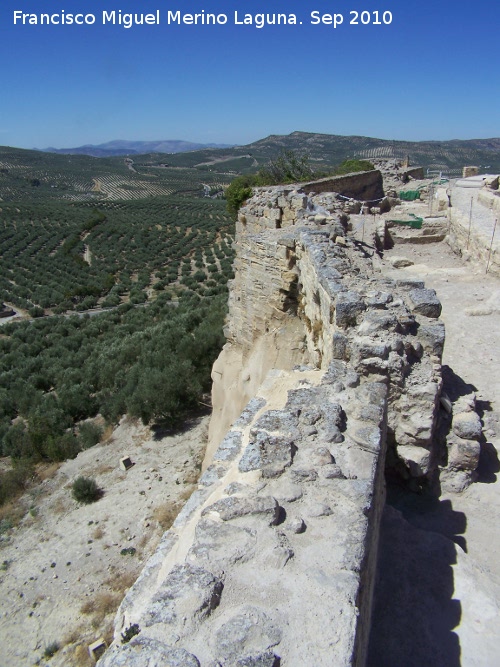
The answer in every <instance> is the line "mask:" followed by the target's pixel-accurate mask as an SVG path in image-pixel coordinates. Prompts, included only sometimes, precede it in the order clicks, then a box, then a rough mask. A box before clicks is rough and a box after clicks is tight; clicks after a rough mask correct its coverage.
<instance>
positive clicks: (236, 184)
mask: <svg viewBox="0 0 500 667" xmlns="http://www.w3.org/2000/svg"><path fill="white" fill-rule="evenodd" d="M256 183H257V177H256V176H238V177H237V178H235V179H234V181H232V182H231V184H230V185H229V186H228V187H227V188H226V192H225V197H226V202H227V203H226V207H227V210H228V213H230V215H232V216H233V217H234V218H235V217H236V216H237V215H238V211H239V209H240V207H241V205H242V204H243V202H244V201H245V200H247V199H249V198H250V197H251V196H252V186H253V185H256Z"/></svg>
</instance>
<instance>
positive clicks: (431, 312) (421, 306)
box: [408, 288, 441, 318]
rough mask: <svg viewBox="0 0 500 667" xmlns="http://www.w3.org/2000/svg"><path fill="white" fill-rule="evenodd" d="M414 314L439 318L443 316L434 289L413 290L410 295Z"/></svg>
mask: <svg viewBox="0 0 500 667" xmlns="http://www.w3.org/2000/svg"><path fill="white" fill-rule="evenodd" d="M408 297H409V301H410V303H411V310H412V312H413V313H419V314H420V315H425V316H426V317H432V318H438V317H439V316H440V315H441V302H440V301H439V299H438V298H437V296H436V292H435V290H433V289H425V288H423V289H413V290H411V291H410V292H409V294H408Z"/></svg>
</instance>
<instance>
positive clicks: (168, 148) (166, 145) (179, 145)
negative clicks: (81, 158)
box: [42, 139, 229, 157]
mask: <svg viewBox="0 0 500 667" xmlns="http://www.w3.org/2000/svg"><path fill="white" fill-rule="evenodd" d="M228 147H229V146H228V144H200V143H194V142H192V141H181V140H179V139H163V140H160V141H125V140H121V139H119V140H115V141H107V142H106V143H104V144H97V145H94V144H85V145H84V146H78V147H76V148H44V149H42V150H43V151H44V152H46V153H60V154H63V155H91V156H93V157H113V156H120V155H139V154H141V153H183V152H185V151H195V150H200V149H203V148H228Z"/></svg>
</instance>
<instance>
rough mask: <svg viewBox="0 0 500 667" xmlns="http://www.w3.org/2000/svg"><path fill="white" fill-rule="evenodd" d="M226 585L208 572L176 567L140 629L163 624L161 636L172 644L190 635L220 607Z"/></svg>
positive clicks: (195, 568) (142, 620)
mask: <svg viewBox="0 0 500 667" xmlns="http://www.w3.org/2000/svg"><path fill="white" fill-rule="evenodd" d="M222 588H223V584H222V581H221V579H219V578H218V577H216V576H214V575H213V574H212V573H211V572H209V571H208V570H205V569H203V568H201V567H196V566H194V565H188V564H186V565H175V566H174V567H173V569H172V571H171V572H170V574H169V575H168V576H167V578H166V579H165V581H164V582H163V583H162V584H161V586H160V587H159V588H158V590H157V592H156V593H155V594H154V596H153V598H152V600H151V602H150V604H149V606H148V608H147V610H146V612H145V613H144V614H143V616H142V617H141V627H142V626H144V627H150V626H152V625H156V624H157V623H161V624H162V626H163V628H162V637H164V638H165V640H166V641H167V642H168V643H173V642H175V641H176V640H178V638H179V637H182V636H185V635H186V634H188V633H189V632H191V631H192V630H193V629H194V628H195V626H196V624H197V623H199V622H200V621H201V620H203V619H204V618H206V617H207V616H209V615H210V614H211V612H212V611H213V610H214V609H215V608H216V607H217V606H218V605H219V602H220V596H221V593H222Z"/></svg>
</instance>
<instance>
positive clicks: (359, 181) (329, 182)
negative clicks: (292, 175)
mask: <svg viewBox="0 0 500 667" xmlns="http://www.w3.org/2000/svg"><path fill="white" fill-rule="evenodd" d="M300 187H301V191H302V192H305V193H306V194H310V193H311V192H315V193H316V194H318V193H320V192H337V193H339V194H341V195H344V196H345V197H351V198H353V199H359V200H360V201H370V200H375V199H381V198H382V197H383V196H384V184H383V180H382V174H381V173H380V171H378V170H377V169H375V170H373V171H360V172H356V173H354V174H346V175H344V176H334V177H328V178H322V179H320V180H317V181H311V182H310V183H301V186H300Z"/></svg>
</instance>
